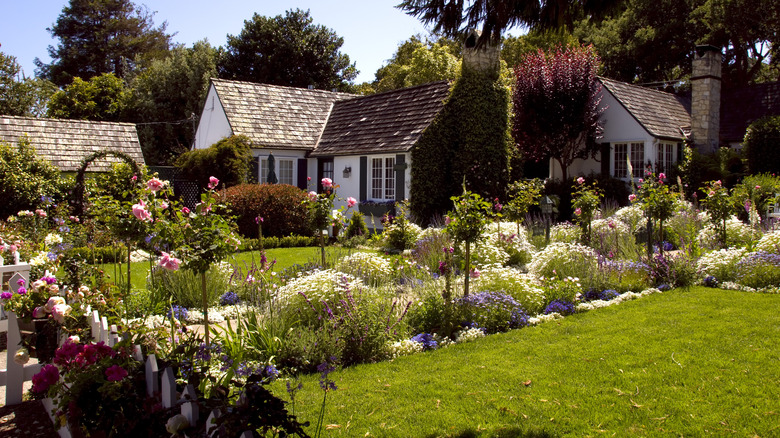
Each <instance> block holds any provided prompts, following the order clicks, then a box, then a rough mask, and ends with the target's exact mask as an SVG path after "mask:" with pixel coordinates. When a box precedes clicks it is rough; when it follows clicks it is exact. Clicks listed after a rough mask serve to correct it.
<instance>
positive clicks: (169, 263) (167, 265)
mask: <svg viewBox="0 0 780 438" xmlns="http://www.w3.org/2000/svg"><path fill="white" fill-rule="evenodd" d="M180 264H181V260H179V259H177V258H176V257H172V256H171V255H170V254H168V253H167V252H163V253H162V256H160V261H159V262H158V264H157V265H158V266H160V267H161V268H163V269H167V270H169V271H178V270H179V265H180Z"/></svg>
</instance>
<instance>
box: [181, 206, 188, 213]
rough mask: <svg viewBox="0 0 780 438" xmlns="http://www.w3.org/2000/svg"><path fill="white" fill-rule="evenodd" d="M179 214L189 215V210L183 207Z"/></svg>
mask: <svg viewBox="0 0 780 438" xmlns="http://www.w3.org/2000/svg"><path fill="white" fill-rule="evenodd" d="M181 212H182V213H184V214H190V209H189V208H187V207H184V208H182V209H181Z"/></svg>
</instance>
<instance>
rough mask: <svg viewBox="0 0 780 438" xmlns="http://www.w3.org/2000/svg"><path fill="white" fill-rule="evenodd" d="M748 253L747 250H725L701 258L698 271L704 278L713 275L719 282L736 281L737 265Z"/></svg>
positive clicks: (697, 266)
mask: <svg viewBox="0 0 780 438" xmlns="http://www.w3.org/2000/svg"><path fill="white" fill-rule="evenodd" d="M747 253H748V251H747V249H745V248H725V249H719V250H716V251H711V252H709V253H707V254H704V255H703V256H701V257H699V260H698V261H697V262H696V269H698V271H699V273H700V274H701V275H702V276H707V275H712V276H714V277H715V278H716V279H717V280H718V281H720V282H723V281H730V280H733V279H734V275H735V274H736V272H735V267H736V264H737V263H738V262H739V261H740V260H742V259H743V258H744V257H745V255H746V254H747Z"/></svg>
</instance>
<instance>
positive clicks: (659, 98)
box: [599, 77, 691, 140]
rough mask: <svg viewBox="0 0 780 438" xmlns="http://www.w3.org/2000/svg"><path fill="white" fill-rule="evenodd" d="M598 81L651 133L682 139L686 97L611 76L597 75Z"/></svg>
mask: <svg viewBox="0 0 780 438" xmlns="http://www.w3.org/2000/svg"><path fill="white" fill-rule="evenodd" d="M599 80H600V81H601V83H602V84H603V85H604V88H606V89H607V90H608V91H609V92H610V93H612V95H613V96H614V97H615V99H617V100H618V102H620V103H621V104H622V105H623V106H624V107H625V108H626V109H627V110H628V112H629V113H630V114H631V115H632V116H633V117H634V118H635V119H636V120H637V122H639V124H640V125H642V126H643V127H644V128H645V129H646V130H647V132H649V133H650V134H651V135H653V136H655V137H659V138H667V139H677V140H684V139H685V135H684V134H683V130H689V129H690V126H691V103H690V100H689V99H686V98H683V97H680V96H675V95H674V94H671V93H666V92H663V91H657V90H653V89H650V88H645V87H640V86H637V85H631V84H627V83H625V82H619V81H615V80H612V79H607V78H602V77H600V78H599Z"/></svg>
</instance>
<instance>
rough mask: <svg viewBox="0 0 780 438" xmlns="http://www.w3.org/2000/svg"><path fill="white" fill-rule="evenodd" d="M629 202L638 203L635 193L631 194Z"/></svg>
mask: <svg viewBox="0 0 780 438" xmlns="http://www.w3.org/2000/svg"><path fill="white" fill-rule="evenodd" d="M628 200H629V201H631V202H634V201H636V195H635V194H633V193H632V194H630V195H628Z"/></svg>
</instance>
